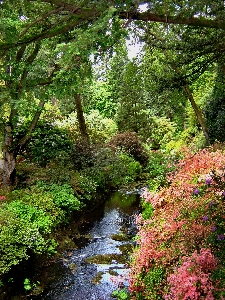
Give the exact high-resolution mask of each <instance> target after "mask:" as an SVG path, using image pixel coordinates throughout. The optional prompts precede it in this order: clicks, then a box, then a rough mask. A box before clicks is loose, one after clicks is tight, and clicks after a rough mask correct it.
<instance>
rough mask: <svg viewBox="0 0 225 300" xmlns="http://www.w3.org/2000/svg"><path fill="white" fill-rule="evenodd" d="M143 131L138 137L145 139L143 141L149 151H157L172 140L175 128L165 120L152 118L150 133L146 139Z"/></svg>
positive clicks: (173, 124) (174, 125)
mask: <svg viewBox="0 0 225 300" xmlns="http://www.w3.org/2000/svg"><path fill="white" fill-rule="evenodd" d="M144 130H145V129H143V133H142V132H140V135H141V136H144V137H146V138H145V139H146V140H147V143H148V145H149V146H150V148H151V149H154V150H158V149H164V148H165V147H166V145H167V143H169V142H170V141H172V140H173V139H174V137H175V133H176V130H177V126H176V124H175V123H173V122H171V121H169V120H168V119H167V118H163V117H161V118H159V117H152V118H151V131H150V133H149V135H148V137H147V136H146V135H145V132H144Z"/></svg>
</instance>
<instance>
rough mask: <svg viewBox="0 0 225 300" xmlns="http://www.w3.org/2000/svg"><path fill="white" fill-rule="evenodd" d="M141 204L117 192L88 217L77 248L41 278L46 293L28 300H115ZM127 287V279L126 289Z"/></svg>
mask: <svg viewBox="0 0 225 300" xmlns="http://www.w3.org/2000/svg"><path fill="white" fill-rule="evenodd" d="M139 201H140V196H139V195H138V194H123V193H121V192H115V193H112V194H111V195H109V198H108V200H107V201H106V202H105V203H104V205H102V206H101V207H99V208H97V209H96V210H94V211H92V212H90V213H89V214H87V216H86V217H85V220H84V222H83V227H82V228H80V232H79V234H77V235H76V236H74V237H73V241H74V242H75V244H76V246H77V248H75V249H73V250H70V251H67V252H66V253H64V254H63V255H62V258H61V259H60V260H59V261H57V262H54V263H53V264H51V265H50V266H49V267H48V268H45V269H44V270H43V272H42V274H41V278H40V282H41V285H43V286H44V290H43V292H42V293H41V294H39V295H36V296H35V295H30V296H27V298H26V299H32V300H33V299H35V300H43V299H46V300H50V299H51V300H73V299H74V300H91V299H93V300H108V299H114V298H112V296H111V293H112V292H113V291H114V290H116V289H117V288H118V281H117V280H119V279H120V278H121V276H122V275H123V276H124V277H126V274H128V272H129V267H128V264H129V256H130V252H131V251H132V245H133V243H134V242H133V240H132V238H133V237H134V236H135V234H136V232H137V231H136V226H135V217H134V216H135V214H138V212H139ZM112 278H114V279H116V284H115V282H113V281H112ZM114 281H115V280H114ZM127 284H128V283H127V280H126V279H124V280H123V285H124V286H127Z"/></svg>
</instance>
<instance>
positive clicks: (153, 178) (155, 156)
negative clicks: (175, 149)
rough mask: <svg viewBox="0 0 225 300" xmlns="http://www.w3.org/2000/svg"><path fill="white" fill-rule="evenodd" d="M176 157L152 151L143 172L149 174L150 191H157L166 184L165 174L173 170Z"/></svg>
mask: <svg viewBox="0 0 225 300" xmlns="http://www.w3.org/2000/svg"><path fill="white" fill-rule="evenodd" d="M175 163H176V157H174V156H170V155H167V154H165V153H163V152H162V151H152V152H151V154H150V156H149V161H148V165H147V166H146V168H145V172H148V173H149V177H150V179H149V180H148V186H149V189H150V190H153V191H154V190H157V189H158V188H159V187H161V186H164V185H166V184H167V174H168V173H169V172H172V171H173V170H174V169H175Z"/></svg>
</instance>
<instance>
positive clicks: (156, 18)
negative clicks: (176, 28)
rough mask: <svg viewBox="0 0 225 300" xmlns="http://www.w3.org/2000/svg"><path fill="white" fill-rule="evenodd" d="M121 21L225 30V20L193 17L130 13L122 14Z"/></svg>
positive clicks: (120, 14)
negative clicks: (129, 20) (128, 20)
mask: <svg viewBox="0 0 225 300" xmlns="http://www.w3.org/2000/svg"><path fill="white" fill-rule="evenodd" d="M119 18H120V19H130V18H131V19H132V20H139V21H145V22H150V21H152V22H159V23H167V24H183V25H189V26H196V27H208V28H217V29H225V22H224V20H223V21H221V20H208V19H206V18H203V17H199V18H196V17H191V18H183V17H180V16H168V15H158V14H153V13H150V12H136V13H135V14H133V13H132V14H130V13H128V12H126V11H125V12H120V13H119Z"/></svg>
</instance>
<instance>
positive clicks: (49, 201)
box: [0, 183, 80, 274]
mask: <svg viewBox="0 0 225 300" xmlns="http://www.w3.org/2000/svg"><path fill="white" fill-rule="evenodd" d="M7 198H8V200H9V201H10V202H9V203H3V204H2V205H1V210H0V274H4V273H7V272H8V271H9V270H10V269H11V268H12V266H14V265H17V264H19V263H20V262H21V261H22V260H24V259H28V258H29V255H30V251H31V252H34V253H38V254H39V253H47V254H52V253H55V248H56V246H57V243H56V242H55V241H54V239H52V238H50V234H51V232H52V231H53V229H54V228H55V227H56V226H57V225H58V224H60V223H63V222H65V220H68V218H67V217H68V215H69V214H70V213H71V212H72V211H73V210H78V209H79V208H80V202H79V201H78V199H77V198H76V197H74V195H73V190H72V188H71V187H70V186H68V185H66V184H65V185H63V186H59V185H56V184H53V185H47V184H44V183H39V186H38V187H37V186H35V187H32V188H31V190H28V189H26V190H15V191H13V192H12V193H11V194H9V195H7Z"/></svg>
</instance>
